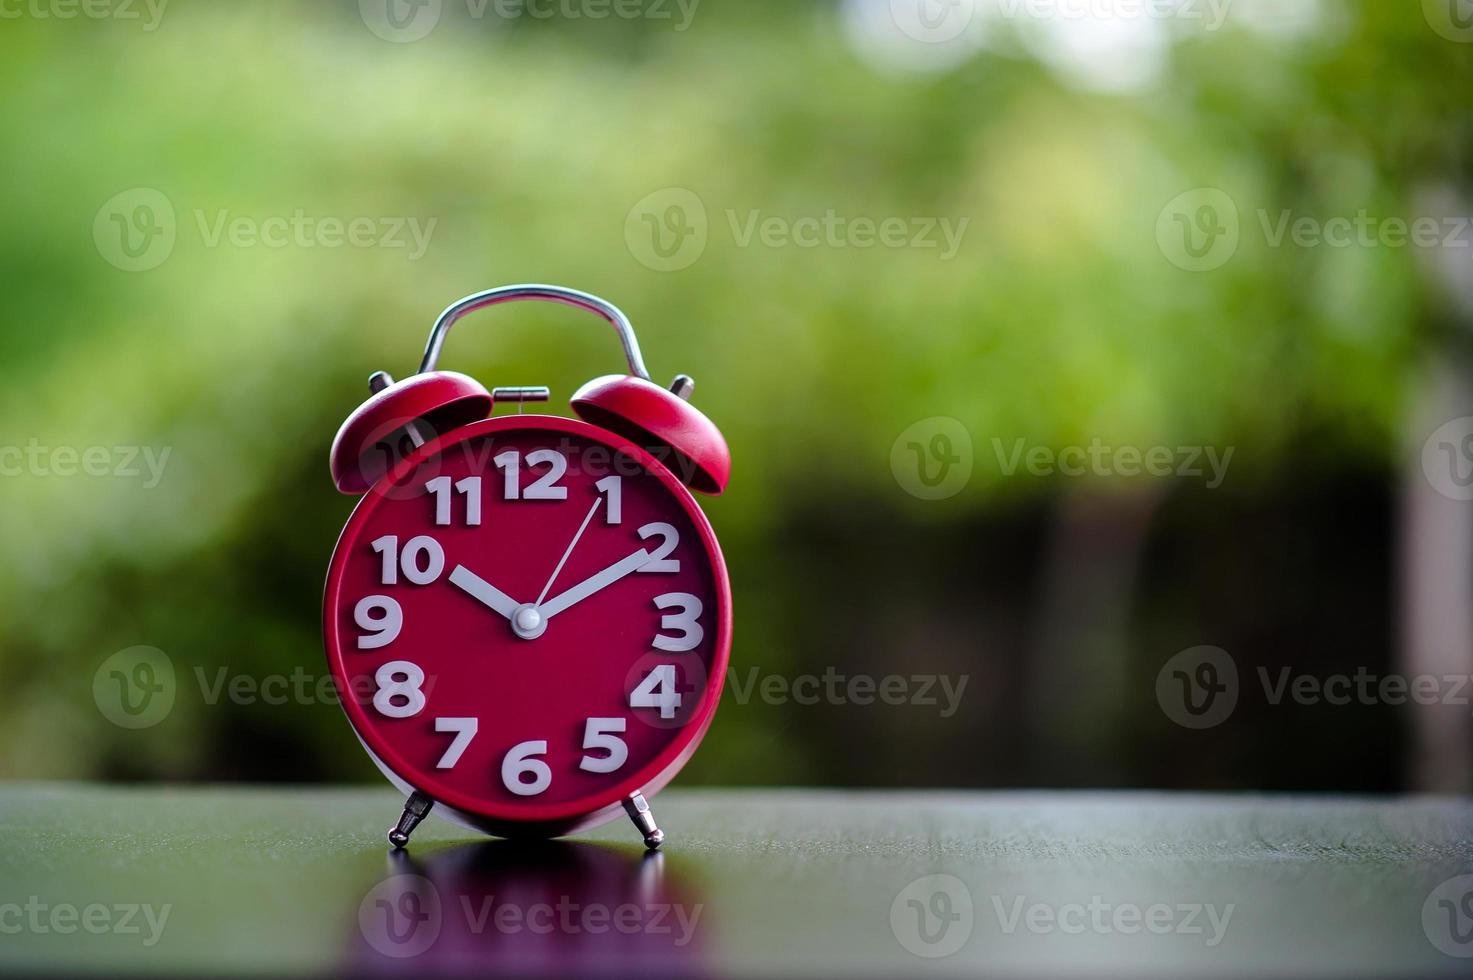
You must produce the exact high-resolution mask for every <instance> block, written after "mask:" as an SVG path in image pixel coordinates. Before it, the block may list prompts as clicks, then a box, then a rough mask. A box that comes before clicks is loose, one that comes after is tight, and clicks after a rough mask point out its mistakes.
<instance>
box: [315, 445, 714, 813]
mask: <svg viewBox="0 0 1473 980" xmlns="http://www.w3.org/2000/svg"><path fill="white" fill-rule="evenodd" d="M526 422H527V423H528V424H527V427H526V428H525V429H523V428H513V429H510V430H509V431H499V432H496V433H495V434H494V435H483V436H479V437H470V438H467V439H465V440H464V441H462V442H460V443H457V444H453V445H451V446H448V447H442V450H441V452H439V453H438V454H436V455H433V456H430V457H429V458H427V459H425V460H424V461H423V462H422V463H421V464H420V465H419V466H418V467H417V468H415V469H414V470H413V471H412V472H409V473H408V474H407V475H404V476H403V478H402V479H401V480H399V481H398V483H397V485H396V487H395V490H394V492H393V493H392V494H390V493H383V494H377V495H373V496H371V497H370V498H366V500H365V503H364V504H363V505H361V506H360V510H362V511H363V513H361V514H355V515H354V520H353V521H351V522H350V524H349V528H348V530H347V531H345V532H344V542H343V544H342V545H341V546H340V551H343V552H344V557H343V559H342V565H343V567H342V569H341V570H338V569H336V568H335V570H334V579H333V580H330V585H331V582H332V581H334V580H335V581H336V583H337V585H336V587H337V589H338V592H337V598H336V608H337V613H336V619H337V622H336V627H337V628H336V636H337V638H338V642H337V643H336V650H335V651H334V655H335V656H336V657H338V658H339V660H340V663H341V669H342V672H343V674H344V675H346V677H347V678H348V680H349V681H350V683H351V685H352V687H351V689H352V691H353V692H354V696H353V698H352V706H351V707H350V711H349V714H350V717H352V718H354V721H355V727H358V728H359V730H360V734H361V735H362V736H363V737H364V739H365V741H366V742H367V743H368V744H369V745H370V747H371V748H372V749H373V750H374V751H375V754H376V755H378V756H379V758H381V759H383V760H384V762H385V764H387V765H388V766H389V767H390V768H393V769H395V770H396V771H399V772H400V775H401V776H404V777H405V778H408V779H409V780H410V781H411V782H414V783H415V784H416V785H421V786H423V785H429V786H431V787H433V788H434V789H435V790H436V791H437V794H436V795H437V798H442V799H452V800H457V799H458V800H461V801H467V800H468V801H471V802H472V803H478V804H481V808H482V809H489V810H496V811H498V812H502V811H504V812H508V813H515V812H516V811H517V808H518V807H519V806H527V805H531V804H534V803H535V804H547V805H550V806H553V807H556V806H559V805H566V806H567V807H569V808H576V806H577V805H578V801H580V800H587V799H588V798H590V797H591V796H594V795H596V794H598V793H599V792H600V791H603V790H606V789H607V788H608V787H610V786H612V785H615V784H619V783H620V782H621V780H626V779H635V778H637V777H638V776H640V774H641V772H643V771H649V770H652V769H654V768H657V764H658V763H661V762H662V761H665V760H666V757H668V756H670V755H672V754H673V753H674V751H675V750H676V749H678V748H679V745H678V744H677V743H679V742H681V741H682V738H683V729H684V728H685V726H686V725H687V724H688V722H689V720H690V719H691V718H692V717H693V716H694V715H695V713H696V708H697V707H698V706H699V705H701V704H702V703H703V702H705V701H707V700H709V698H710V697H711V696H714V694H715V693H718V692H719V686H720V677H719V674H718V675H717V676H715V677H713V676H712V667H713V665H714V664H715V662H716V659H717V651H718V647H719V645H720V644H719V640H720V637H721V635H722V631H723V629H725V628H727V625H728V624H726V623H725V622H724V619H725V618H726V617H727V616H728V615H729V612H728V608H727V599H726V592H725V589H726V585H725V578H724V569H722V568H721V566H720V556H719V552H718V551H716V550H715V539H714V537H713V536H712V535H711V534H710V529H709V526H708V525H706V524H705V519H704V517H703V516H701V514H700V511H699V510H698V509H696V508H695V505H694V504H693V503H692V502H690V500H689V495H688V494H686V493H685V492H684V490H683V488H680V487H679V486H678V485H674V484H673V481H671V480H670V479H668V475H666V476H665V477H662V476H661V474H659V473H657V472H655V471H653V469H652V468H651V467H649V466H647V465H646V464H645V463H643V462H641V461H640V460H639V459H638V458H636V456H635V455H634V454H632V453H630V452H628V451H625V450H622V449H619V448H617V447H614V446H610V445H607V444H605V443H604V442H602V441H601V440H600V439H597V438H595V437H594V436H593V435H592V433H597V432H598V430H596V429H592V428H591V427H586V426H585V427H583V428H584V429H587V430H588V433H589V434H584V433H583V432H581V431H576V432H568V431H539V430H538V429H537V427H536V422H535V420H534V419H531V418H529V419H527V420H526ZM571 425H574V424H572V423H570V424H569V426H571ZM337 564H338V562H337V561H335V566H336V565H337ZM329 646H330V648H331V647H333V644H332V643H331V642H330V644H329ZM723 653H724V651H723ZM713 682H714V683H713ZM410 776H412V777H413V778H410ZM636 788H637V787H636ZM462 805H468V804H466V803H464V802H463V803H462ZM471 808H472V809H474V807H471Z"/></svg>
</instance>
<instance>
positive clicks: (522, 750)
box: [501, 741, 552, 796]
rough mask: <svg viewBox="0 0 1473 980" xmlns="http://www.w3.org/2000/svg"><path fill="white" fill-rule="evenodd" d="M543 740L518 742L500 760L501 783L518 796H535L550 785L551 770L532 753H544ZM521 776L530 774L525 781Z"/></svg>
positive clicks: (545, 747) (545, 748) (545, 745)
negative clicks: (530, 779)
mask: <svg viewBox="0 0 1473 980" xmlns="http://www.w3.org/2000/svg"><path fill="white" fill-rule="evenodd" d="M546 754H547V743H546V742H545V741H531V742H518V743H517V744H516V745H513V746H512V747H511V751H510V752H508V753H507V754H506V758H505V759H502V760H501V784H502V785H503V786H505V787H506V788H507V789H509V790H511V791H512V792H513V793H515V794H517V795H518V796H536V795H537V794H538V793H544V792H546V791H547V787H549V786H551V785H552V770H551V769H550V768H548V765H547V763H545V762H543V761H542V760H541V759H534V758H532V756H534V755H546ZM523 776H531V777H532V781H531V782H526V781H524V780H523V779H522V777H523Z"/></svg>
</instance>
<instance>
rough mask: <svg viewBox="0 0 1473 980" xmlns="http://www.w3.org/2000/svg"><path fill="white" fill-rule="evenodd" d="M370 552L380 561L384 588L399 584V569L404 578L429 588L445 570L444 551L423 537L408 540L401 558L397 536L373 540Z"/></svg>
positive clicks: (426, 537) (389, 535)
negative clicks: (402, 571)
mask: <svg viewBox="0 0 1473 980" xmlns="http://www.w3.org/2000/svg"><path fill="white" fill-rule="evenodd" d="M373 550H374V551H376V552H377V553H378V554H379V555H380V556H381V557H382V559H383V571H382V573H381V578H382V581H383V584H384V585H397V584H398V583H399V569H400V568H401V567H402V568H403V569H404V577H405V578H407V579H409V581H410V582H412V583H414V584H415V585H429V584H430V583H431V582H433V581H435V579H437V578H439V577H440V573H441V572H443V571H444V570H445V549H443V548H441V547H440V542H438V541H436V540H435V539H434V538H432V537H429V536H427V535H423V534H421V535H420V536H419V537H417V538H410V539H409V543H408V544H406V545H405V546H404V553H403V554H402V555H401V554H400V553H399V536H398V535H397V534H386V535H384V536H383V537H381V538H379V539H378V540H376V541H374V542H373Z"/></svg>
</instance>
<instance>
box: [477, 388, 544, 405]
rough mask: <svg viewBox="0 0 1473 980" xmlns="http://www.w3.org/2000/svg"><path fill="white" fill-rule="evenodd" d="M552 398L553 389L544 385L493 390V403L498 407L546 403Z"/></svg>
mask: <svg viewBox="0 0 1473 980" xmlns="http://www.w3.org/2000/svg"><path fill="white" fill-rule="evenodd" d="M551 397H552V389H551V388H546V387H544V386H542V385H518V386H516V387H510V386H503V387H500V388H492V389H491V402H492V404H496V405H503V404H505V403H507V402H515V403H516V404H517V405H518V406H520V405H521V404H522V403H523V402H545V401H547V400H548V399H549V398H551Z"/></svg>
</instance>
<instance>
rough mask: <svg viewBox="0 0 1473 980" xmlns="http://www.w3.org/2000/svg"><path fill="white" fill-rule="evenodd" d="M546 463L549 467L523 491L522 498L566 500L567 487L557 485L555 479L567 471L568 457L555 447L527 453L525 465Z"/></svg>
mask: <svg viewBox="0 0 1473 980" xmlns="http://www.w3.org/2000/svg"><path fill="white" fill-rule="evenodd" d="M544 463H546V464H548V465H549V466H550V467H551V468H550V469H549V470H548V471H547V472H546V473H544V474H543V475H542V476H541V477H540V478H539V479H538V480H537V482H536V483H534V484H532V485H531V486H530V487H528V488H527V489H526V491H524V492H523V494H522V498H523V499H524V500H567V499H568V488H567V487H560V486H557V485H556V484H557V481H559V480H561V479H562V478H563V474H564V473H566V472H568V458H567V457H566V456H564V455H563V454H562V453H560V452H558V451H557V450H555V449H539V450H537V451H536V452H532V453H528V454H527V466H528V467H533V466H541V465H542V464H544Z"/></svg>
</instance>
